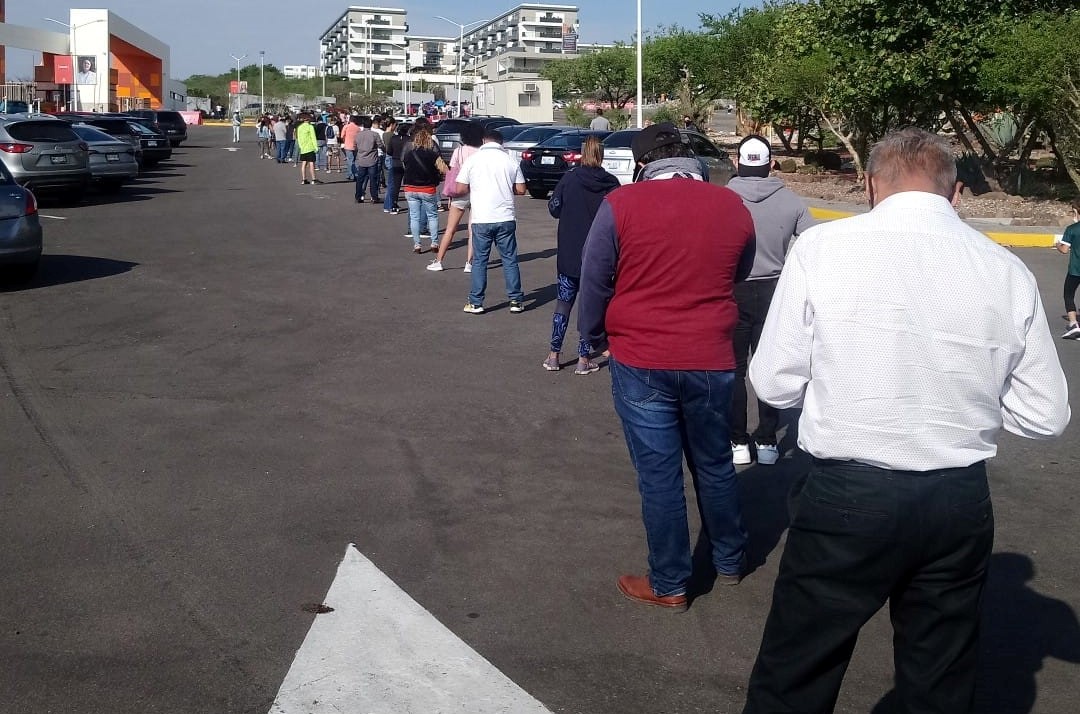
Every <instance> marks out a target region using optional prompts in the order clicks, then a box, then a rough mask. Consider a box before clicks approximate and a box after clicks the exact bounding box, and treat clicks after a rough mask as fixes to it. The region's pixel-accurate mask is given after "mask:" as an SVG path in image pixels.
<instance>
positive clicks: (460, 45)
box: [435, 0, 641, 111]
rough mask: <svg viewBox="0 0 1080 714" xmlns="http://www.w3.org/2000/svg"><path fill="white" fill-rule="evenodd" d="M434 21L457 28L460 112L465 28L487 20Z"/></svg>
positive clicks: (458, 102) (459, 108)
mask: <svg viewBox="0 0 1080 714" xmlns="http://www.w3.org/2000/svg"><path fill="white" fill-rule="evenodd" d="M640 1H641V0H638V2H640ZM435 19H436V20H442V21H443V22H449V23H450V24H451V25H457V28H458V49H457V51H458V56H457V104H458V111H461V55H463V54H464V53H465V48H464V46H463V45H464V44H465V28H466V27H472V26H473V25H482V24H483V23H485V22H487V20H476V21H474V22H466V23H465V24H464V25H463V24H461V23H460V22H454V21H453V20H451V19H450V18H448V17H443V16H442V15H436V16H435Z"/></svg>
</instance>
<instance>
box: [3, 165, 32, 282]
mask: <svg viewBox="0 0 1080 714" xmlns="http://www.w3.org/2000/svg"><path fill="white" fill-rule="evenodd" d="M41 244H42V238H41V221H40V220H39V219H38V207H37V199H36V198H35V197H34V193H33V191H31V190H30V189H28V188H24V187H23V186H20V185H19V183H18V182H17V181H16V180H15V177H14V176H12V175H11V172H10V171H8V168H7V166H6V165H4V164H0V267H3V268H5V269H6V270H7V271H9V274H10V275H12V277H15V278H19V279H29V278H30V277H32V276H33V275H34V273H35V272H36V271H37V268H38V263H40V262H41Z"/></svg>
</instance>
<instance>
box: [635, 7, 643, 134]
mask: <svg viewBox="0 0 1080 714" xmlns="http://www.w3.org/2000/svg"><path fill="white" fill-rule="evenodd" d="M635 104H636V109H637V126H638V129H640V128H641V127H642V126H643V124H644V122H642V121H641V109H642V107H641V0H637V101H636V102H635Z"/></svg>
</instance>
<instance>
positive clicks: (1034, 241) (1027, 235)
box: [810, 206, 1061, 248]
mask: <svg viewBox="0 0 1080 714" xmlns="http://www.w3.org/2000/svg"><path fill="white" fill-rule="evenodd" d="M810 215H812V216H813V217H814V218H816V219H818V220H820V221H835V220H839V219H841V218H850V217H851V216H854V215H857V214H856V213H855V212H852V211H841V210H837V209H834V208H822V207H821V206H811V207H810ZM971 223H972V221H968V224H971ZM975 227H976V228H978V226H975ZM979 230H982V229H981V228H979ZM982 232H983V233H984V234H985V235H986V237H987V238H989V239H990V240H992V241H994V242H995V243H999V244H1001V245H1004V246H1009V247H1011V248H1053V247H1054V243H1055V242H1056V241H1057V239H1058V238H1059V237H1060V235H1061V234H1060V233H1051V232H1049V231H1047V230H1045V229H1038V228H1036V229H1033V231H1031V232H1024V233H1021V232H1013V231H987V230H982Z"/></svg>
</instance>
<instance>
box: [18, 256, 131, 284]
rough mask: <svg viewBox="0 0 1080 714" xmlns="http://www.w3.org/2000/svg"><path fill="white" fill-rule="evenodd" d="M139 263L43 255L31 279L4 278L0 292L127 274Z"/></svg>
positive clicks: (86, 257) (88, 257)
mask: <svg viewBox="0 0 1080 714" xmlns="http://www.w3.org/2000/svg"><path fill="white" fill-rule="evenodd" d="M137 265H138V263H130V262H128V261H125V260H112V259H110V258H95V257H93V256H88V255H48V254H46V255H42V256H41V264H40V265H39V266H38V270H37V273H35V274H34V276H33V277H32V278H30V279H29V280H18V279H16V280H3V282H0V292H12V291H17V290H32V289H34V288H47V287H52V286H54V285H66V284H68V283H79V282H82V281H84V280H97V279H98V278H108V277H111V276H113V275H119V274H121V273H126V272H128V271H130V270H131V269H132V268H134V267H136V266H137Z"/></svg>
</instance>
